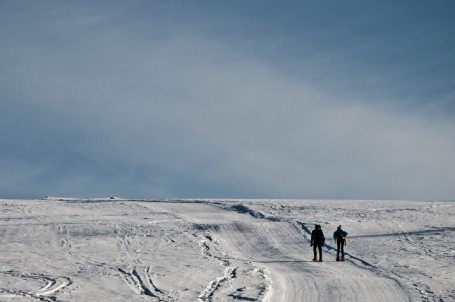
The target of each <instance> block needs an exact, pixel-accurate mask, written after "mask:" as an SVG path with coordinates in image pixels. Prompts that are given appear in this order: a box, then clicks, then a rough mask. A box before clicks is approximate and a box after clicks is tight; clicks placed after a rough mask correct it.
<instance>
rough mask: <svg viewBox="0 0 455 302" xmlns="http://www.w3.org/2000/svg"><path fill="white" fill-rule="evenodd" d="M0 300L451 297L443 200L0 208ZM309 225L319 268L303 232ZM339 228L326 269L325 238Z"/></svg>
mask: <svg viewBox="0 0 455 302" xmlns="http://www.w3.org/2000/svg"><path fill="white" fill-rule="evenodd" d="M0 208H1V213H0V238H1V239H0V240H1V245H0V253H1V261H0V301H200V302H205V301H239V300H240V301H267V302H275V301H332V300H335V301H387V302H390V301H439V302H440V301H454V300H455V290H454V289H453V280H455V273H454V271H453V264H454V262H455V252H454V251H455V236H454V231H455V225H454V222H453V217H454V213H455V203H454V202H450V201H446V202H443V201H440V202H432V201H421V202H416V201H341V200H338V201H333V200H326V201H322V200H321V201H317V200H161V201H146V200H122V199H118V198H111V199H88V200H79V199H66V198H58V199H55V198H47V199H46V200H29V201H24V200H0ZM314 224H321V225H322V229H323V231H324V233H325V237H326V246H325V247H324V249H323V254H324V255H323V258H324V262H323V263H313V262H312V261H311V259H312V257H313V255H312V249H311V248H310V244H309V236H310V235H309V232H310V231H311V230H312V229H313V225H314ZM340 224H341V225H342V226H343V228H344V229H346V230H347V231H348V232H349V235H348V241H347V246H346V252H347V256H346V258H347V261H346V262H344V263H337V262H335V261H334V260H335V250H334V244H333V241H332V239H331V237H332V233H333V231H335V229H336V227H337V226H338V225H340Z"/></svg>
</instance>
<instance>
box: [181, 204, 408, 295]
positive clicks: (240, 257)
mask: <svg viewBox="0 0 455 302" xmlns="http://www.w3.org/2000/svg"><path fill="white" fill-rule="evenodd" d="M188 212H191V215H188V216H187V219H191V220H192V221H200V220H203V221H205V222H206V223H209V224H210V223H212V224H215V223H219V230H218V231H217V232H216V233H215V234H214V236H215V237H216V238H219V242H220V244H221V245H222V247H223V250H224V252H225V253H226V254H227V255H228V258H229V259H230V260H231V261H233V260H236V261H237V262H251V263H254V264H256V265H257V266H262V267H264V268H265V269H266V271H267V272H268V274H269V278H270V281H269V284H268V286H269V287H270V289H269V294H268V295H267V297H266V301H267V302H274V301H359V302H365V301H375V302H381V301H384V302H390V301H412V299H411V298H410V297H409V295H410V293H409V291H408V290H406V289H405V288H404V287H403V286H401V285H400V284H399V283H398V282H396V281H394V280H392V279H389V278H385V277H380V276H377V275H376V274H375V273H374V272H372V271H370V270H369V269H368V268H361V267H359V266H357V265H354V264H353V263H350V261H347V262H344V263H337V262H336V261H334V259H335V257H334V254H333V253H327V252H325V253H324V262H322V263H314V262H312V261H311V258H312V252H311V249H310V248H309V241H308V239H306V238H305V237H304V236H303V234H302V232H301V231H300V230H299V229H298V228H297V227H296V225H295V224H292V223H290V222H281V221H274V220H267V219H261V215H251V212H250V213H246V214H250V215H242V216H243V217H242V218H241V219H239V218H238V217H236V218H232V219H231V220H229V219H225V220H223V221H222V222H221V223H220V220H219V219H214V220H212V219H210V218H209V217H207V215H206V214H205V213H204V211H202V210H201V205H199V211H197V212H195V211H191V210H189V211H188ZM209 212H210V210H209ZM198 213H201V214H200V216H199V215H198ZM224 215H226V216H229V215H227V214H224ZM256 217H259V218H256ZM225 218H227V217H225Z"/></svg>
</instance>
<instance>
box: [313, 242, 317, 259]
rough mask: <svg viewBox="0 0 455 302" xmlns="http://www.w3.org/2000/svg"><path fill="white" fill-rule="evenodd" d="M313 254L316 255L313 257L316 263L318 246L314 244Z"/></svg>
mask: <svg viewBox="0 0 455 302" xmlns="http://www.w3.org/2000/svg"><path fill="white" fill-rule="evenodd" d="M313 254H314V257H313V260H314V261H316V256H317V254H316V244H313Z"/></svg>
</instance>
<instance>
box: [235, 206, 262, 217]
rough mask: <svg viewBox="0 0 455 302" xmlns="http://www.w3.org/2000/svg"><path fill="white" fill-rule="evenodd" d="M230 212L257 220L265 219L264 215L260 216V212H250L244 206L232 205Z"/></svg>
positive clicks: (250, 210)
mask: <svg viewBox="0 0 455 302" xmlns="http://www.w3.org/2000/svg"><path fill="white" fill-rule="evenodd" d="M231 209H232V210H234V211H236V212H238V213H240V214H248V215H250V216H252V217H254V218H259V219H263V218H265V215H264V214H262V213H261V212H258V211H255V210H252V209H250V208H248V207H246V206H244V205H243V204H236V205H233V206H232V207H231Z"/></svg>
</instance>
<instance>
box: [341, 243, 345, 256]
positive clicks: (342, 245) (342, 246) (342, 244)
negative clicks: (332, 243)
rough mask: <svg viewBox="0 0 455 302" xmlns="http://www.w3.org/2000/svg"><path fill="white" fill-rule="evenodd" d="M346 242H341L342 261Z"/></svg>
mask: <svg viewBox="0 0 455 302" xmlns="http://www.w3.org/2000/svg"><path fill="white" fill-rule="evenodd" d="M344 243H345V242H344V240H343V241H342V242H341V260H344Z"/></svg>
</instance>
